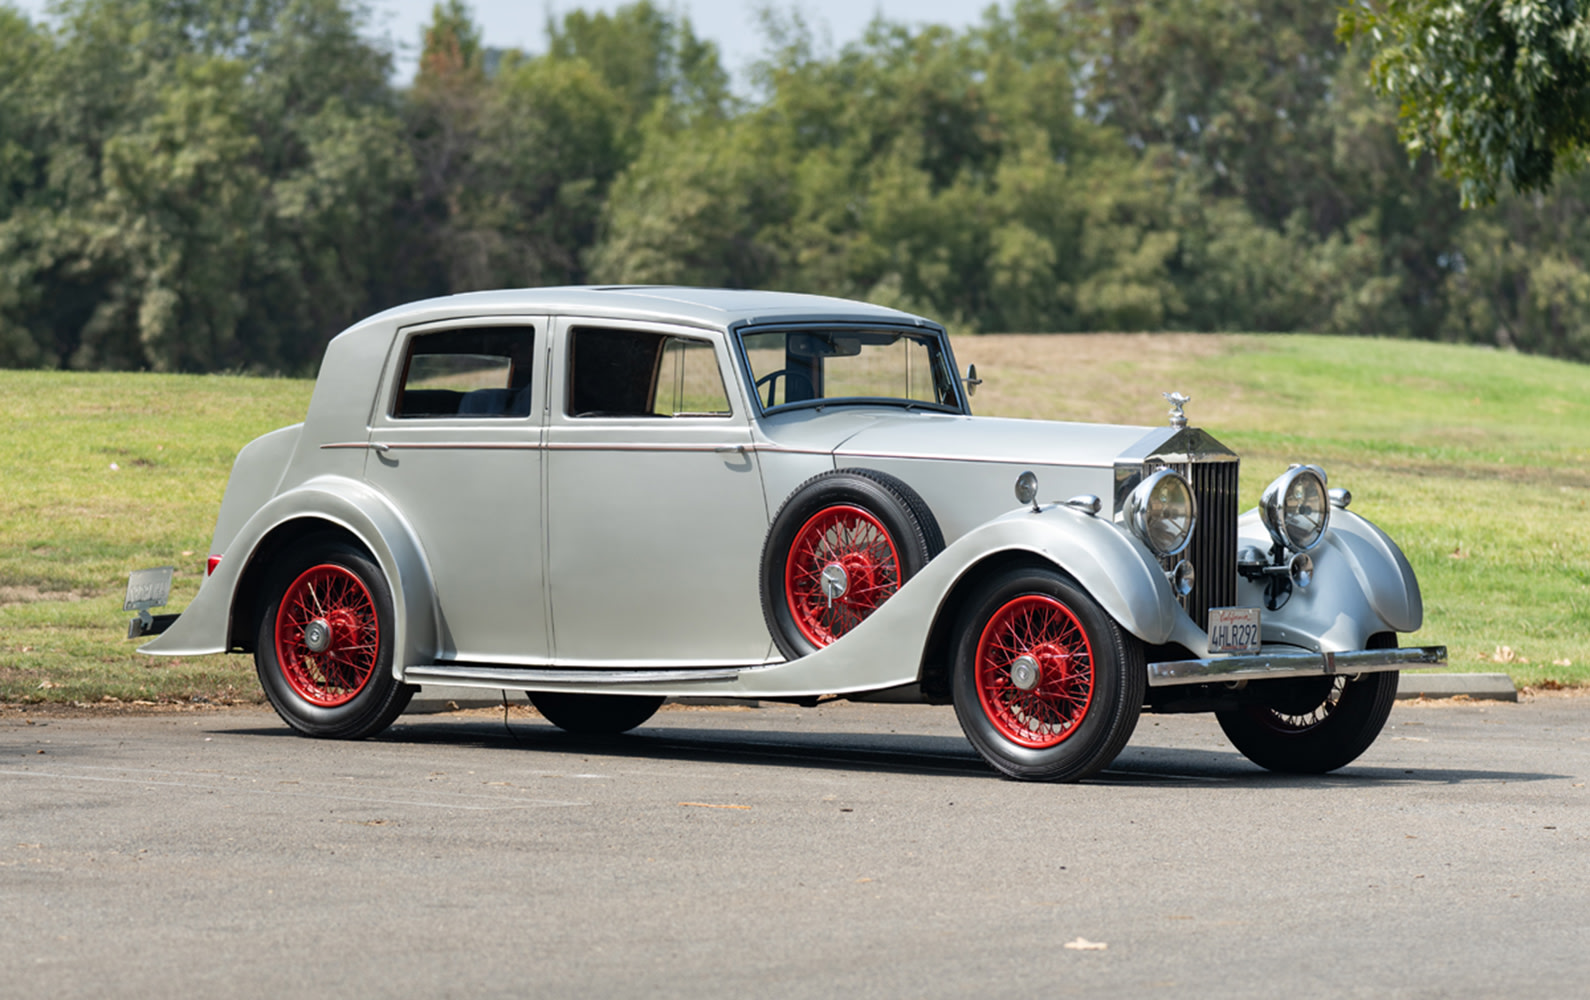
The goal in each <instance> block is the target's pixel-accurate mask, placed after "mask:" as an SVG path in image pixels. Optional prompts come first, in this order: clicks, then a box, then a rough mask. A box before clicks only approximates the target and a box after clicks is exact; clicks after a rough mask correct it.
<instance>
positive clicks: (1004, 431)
mask: <svg viewBox="0 0 1590 1000" xmlns="http://www.w3.org/2000/svg"><path fill="white" fill-rule="evenodd" d="M1155 433H1156V432H1155V430H1154V429H1152V428H1148V427H1123V426H1117V425H1111V424H1075V423H1061V422H1058V421H1049V420H1012V419H1005V418H1001V417H964V416H951V415H946V414H925V413H902V414H900V415H899V416H898V417H895V418H893V419H879V420H875V421H873V422H872V423H870V424H868V425H866V426H863V427H860V428H858V429H856V431H855V432H854V433H852V434H851V435H850V436H849V437H847V438H845V439H844V440H843V441H841V442H839V443H838V444H837V445H836V446H835V448H834V454H835V455H836V456H838V457H843V458H922V459H948V460H953V461H961V462H967V461H973V462H992V463H999V464H1010V465H1020V464H1024V463H1025V464H1031V465H1051V466H1053V465H1060V466H1078V467H1092V468H1106V469H1107V468H1111V467H1113V466H1114V464H1115V462H1116V460H1117V459H1118V458H1119V457H1120V456H1122V455H1123V454H1124V453H1127V452H1128V451H1135V450H1136V449H1133V447H1132V446H1133V445H1135V444H1137V443H1139V442H1141V441H1143V439H1144V438H1145V437H1146V436H1149V435H1151V434H1155Z"/></svg>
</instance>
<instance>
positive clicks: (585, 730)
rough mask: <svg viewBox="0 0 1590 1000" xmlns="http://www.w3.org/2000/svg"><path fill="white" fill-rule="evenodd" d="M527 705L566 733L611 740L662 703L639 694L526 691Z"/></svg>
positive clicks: (639, 721)
mask: <svg viewBox="0 0 1590 1000" xmlns="http://www.w3.org/2000/svg"><path fill="white" fill-rule="evenodd" d="M525 694H527V695H528V696H529V698H530V704H532V705H534V706H535V707H536V711H537V712H540V713H541V714H542V715H543V716H545V717H546V720H547V721H548V722H550V723H552V724H553V725H554V726H557V727H558V728H559V729H561V730H563V731H564V732H566V733H576V734H578V735H580V736H614V735H617V734H618V733H627V732H629V731H630V730H631V729H634V728H635V727H636V726H638V725H640V724H641V723H643V722H645V721H646V720H647V719H649V718H651V717H652V716H653V715H656V714H657V710H658V709H659V708H661V707H662V703H663V699H662V698H660V697H652V696H650V695H639V694H570V693H568V692H565V691H526V692H525Z"/></svg>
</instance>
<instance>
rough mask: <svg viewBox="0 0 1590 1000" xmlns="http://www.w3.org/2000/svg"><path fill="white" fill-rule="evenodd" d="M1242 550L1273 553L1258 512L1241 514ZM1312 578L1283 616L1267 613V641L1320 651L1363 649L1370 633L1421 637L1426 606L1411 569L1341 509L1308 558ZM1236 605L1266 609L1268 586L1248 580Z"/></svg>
mask: <svg viewBox="0 0 1590 1000" xmlns="http://www.w3.org/2000/svg"><path fill="white" fill-rule="evenodd" d="M1238 536H1239V539H1240V544H1243V545H1256V546H1259V547H1260V548H1263V549H1265V550H1268V549H1269V547H1270V537H1269V533H1268V532H1266V531H1265V529H1264V525H1263V523H1262V522H1261V521H1260V519H1259V514H1258V511H1256V510H1252V511H1248V512H1247V513H1245V514H1243V515H1242V518H1241V520H1240V522H1239V524H1238ZM1309 556H1310V557H1311V558H1313V560H1314V580H1313V583H1311V584H1310V585H1309V586H1308V587H1306V588H1300V589H1294V590H1293V592H1292V596H1291V598H1290V599H1289V600H1288V601H1287V602H1286V604H1285V605H1283V606H1282V607H1281V609H1280V610H1278V611H1265V612H1264V613H1263V615H1262V620H1263V623H1264V625H1263V630H1264V641H1266V642H1281V643H1286V644H1288V645H1293V646H1301V647H1303V648H1305V649H1317V650H1320V651H1322V652H1335V651H1340V650H1350V649H1363V648H1364V646H1365V643H1367V642H1368V640H1369V638H1370V637H1371V636H1373V635H1376V634H1379V633H1383V632H1416V631H1418V629H1419V627H1420V626H1421V625H1423V624H1424V601H1423V598H1422V597H1421V595H1420V593H1419V581H1418V580H1417V579H1416V578H1415V577H1414V574H1413V567H1412V566H1410V565H1409V564H1408V560H1407V558H1406V557H1405V556H1403V554H1402V550H1401V549H1399V548H1398V547H1397V545H1396V543H1395V542H1393V541H1392V540H1391V539H1390V538H1388V537H1387V536H1386V533H1385V532H1383V531H1381V530H1380V529H1379V528H1377V527H1375V526H1374V525H1373V524H1371V523H1370V522H1369V521H1367V520H1365V519H1364V518H1362V517H1360V516H1358V515H1357V514H1354V513H1352V512H1351V511H1347V510H1342V509H1333V510H1332V511H1331V522H1330V528H1329V530H1327V531H1326V533H1325V537H1324V538H1323V539H1321V541H1320V543H1319V545H1318V546H1316V547H1315V548H1314V549H1313V551H1311V552H1310V553H1309ZM1239 592H1240V600H1239V602H1238V603H1241V604H1245V605H1247V606H1249V607H1263V606H1264V585H1263V584H1261V583H1254V582H1251V581H1248V580H1243V581H1242V582H1241V584H1240V585H1239Z"/></svg>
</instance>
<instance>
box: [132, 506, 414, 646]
mask: <svg viewBox="0 0 1590 1000" xmlns="http://www.w3.org/2000/svg"><path fill="white" fill-rule="evenodd" d="M316 525H324V526H326V527H329V528H336V529H340V530H341V531H343V532H346V533H347V534H349V535H351V536H352V537H353V538H354V539H355V540H356V541H357V542H358V543H359V544H360V545H362V546H363V547H364V548H365V549H366V550H367V551H368V552H369V553H370V555H371V556H372V557H373V558H374V559H375V561H376V564H377V565H379V566H380V567H381V571H382V573H384V574H385V575H386V579H387V583H388V585H389V586H390V587H391V588H392V601H393V607H394V612H395V617H396V619H397V620H396V621H395V622H394V623H393V625H394V629H393V636H394V641H395V644H394V647H393V649H394V656H393V660H392V662H393V671H394V673H396V674H397V675H398V676H399V677H401V676H402V670H403V667H404V665H405V664H409V663H429V662H431V661H432V660H434V659H435V657H436V619H437V615H436V602H435V599H434V596H433V589H432V586H431V575H430V568H429V566H428V565H427V563H426V561H425V555H424V552H423V551H422V550H421V548H420V545H419V542H418V540H417V539H416V538H415V535H414V532H413V531H412V529H410V527H409V525H408V523H407V522H406V521H405V520H404V519H403V518H402V516H401V515H399V514H398V512H397V510H396V509H395V508H394V507H393V506H392V505H391V504H390V503H389V502H388V501H387V499H386V497H384V496H383V495H382V494H380V493H378V492H377V491H375V490H373V489H371V488H370V487H369V486H368V485H366V484H364V483H360V482H356V481H354V480H351V479H344V478H340V477H331V476H324V477H319V478H316V479H311V480H309V481H308V482H305V483H304V484H303V485H301V486H298V487H296V488H295V489H292V490H290V491H288V492H286V493H283V494H281V495H280V496H277V497H275V498H273V499H272V500H271V501H270V502H268V503H267V504H265V506H263V507H261V508H260V509H259V510H258V511H257V512H255V514H254V516H252V517H250V518H249V519H248V520H247V521H246V522H245V523H244V524H243V525H242V527H241V528H240V529H239V530H238V532H237V534H236V536H235V538H234V539H233V541H232V544H230V545H228V546H227V550H226V552H225V554H224V558H222V559H221V561H220V563H219V564H218V565H217V566H216V570H215V573H214V574H212V575H211V576H210V578H209V579H207V580H205V581H204V583H203V585H202V586H200V588H199V593H198V595H197V596H196V597H194V599H193V603H191V604H190V605H188V608H187V610H186V611H184V612H182V614H181V616H180V617H178V618H177V620H176V621H175V622H174V623H173V624H172V625H171V627H170V628H169V629H167V630H166V632H164V633H163V634H162V635H160V636H159V637H158V638H156V639H155V641H153V642H151V643H149V644H147V645H145V646H143V647H141V648H140V649H139V652H141V653H149V654H151V655H158V656H198V655H201V654H205V653H223V652H227V651H228V650H229V649H230V648H232V647H233V646H234V645H235V644H234V643H233V642H232V638H233V637H234V636H237V635H238V634H239V633H238V631H237V630H236V627H237V626H238V625H241V627H242V629H243V631H245V632H246V631H247V630H248V629H249V628H251V627H252V619H253V616H254V607H253V604H254V603H255V601H256V598H255V596H254V590H255V587H254V582H255V581H256V580H258V578H259V576H260V574H261V573H264V572H268V571H269V567H268V565H267V563H268V560H269V559H271V558H272V557H273V556H274V555H275V554H276V553H277V552H278V551H279V550H280V547H281V545H280V543H281V542H282V541H283V540H284V539H285V538H287V537H290V536H292V535H295V534H296V535H302V534H304V533H307V532H309V531H313V530H314V528H315V526H316ZM249 638H252V636H250V637H249Z"/></svg>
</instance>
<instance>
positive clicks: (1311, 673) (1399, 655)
mask: <svg viewBox="0 0 1590 1000" xmlns="http://www.w3.org/2000/svg"><path fill="white" fill-rule="evenodd" d="M1444 666H1446V647H1445V646H1410V647H1409V648H1407V649H1353V650H1348V651H1345V652H1341V653H1306V652H1285V653H1255V654H1253V655H1251V656H1216V657H1211V658H1209V659H1207V660H1171V661H1169V662H1167V663H1150V664H1149V665H1148V686H1149V687H1169V686H1170V685H1172V684H1220V683H1225V682H1228V681H1261V680H1278V679H1280V678H1283V677H1329V676H1331V675H1333V674H1369V673H1375V672H1378V671H1382V670H1419V669H1425V668H1428V667H1444Z"/></svg>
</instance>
